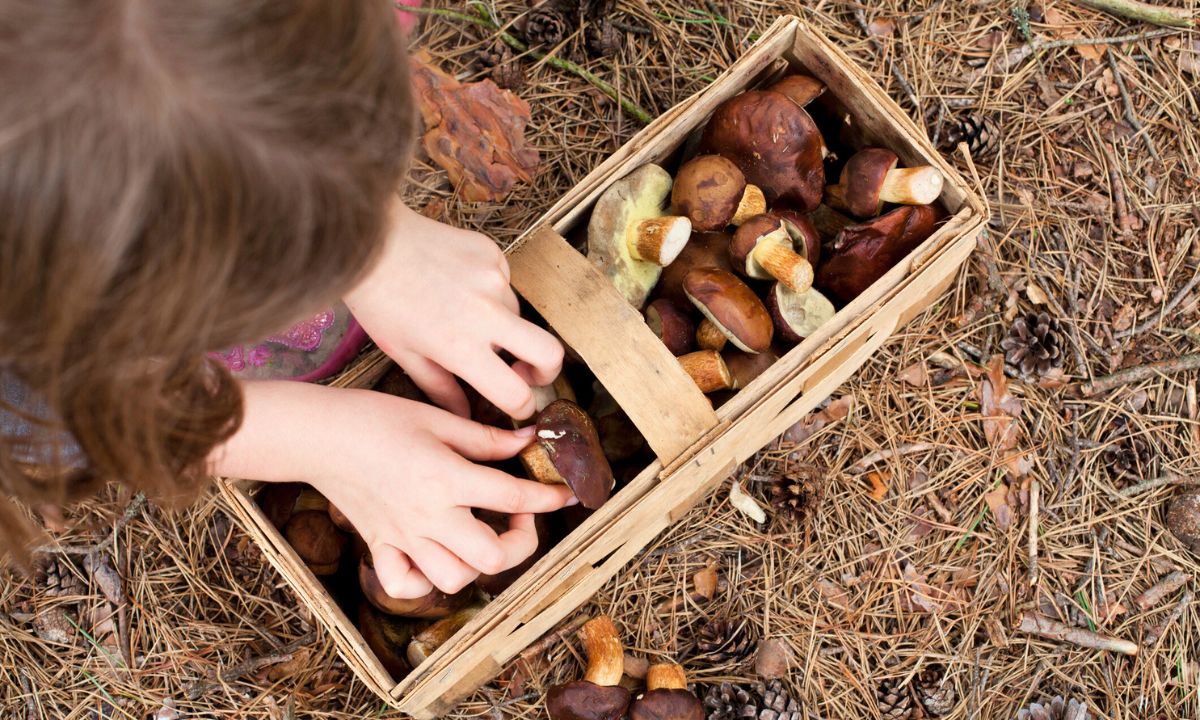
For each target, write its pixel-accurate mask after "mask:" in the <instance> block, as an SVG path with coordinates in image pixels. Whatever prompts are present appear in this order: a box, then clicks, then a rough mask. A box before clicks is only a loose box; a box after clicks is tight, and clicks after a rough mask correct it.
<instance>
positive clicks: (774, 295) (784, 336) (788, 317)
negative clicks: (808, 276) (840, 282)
mask: <svg viewBox="0 0 1200 720" xmlns="http://www.w3.org/2000/svg"><path fill="white" fill-rule="evenodd" d="M767 309H768V310H770V311H771V321H772V322H774V323H775V337H776V339H778V340H779V341H780V342H783V343H784V344H786V345H788V346H789V347H790V346H792V345H795V344H797V343H799V342H800V341H801V340H803V339H804V338H806V337H808V336H809V335H812V334H813V333H814V332H816V331H817V328H819V327H821V326H822V325H824V324H825V323H826V322H828V321H829V319H830V318H832V317H833V316H834V315H835V314H836V313H837V308H835V307H834V306H833V303H831V302H829V298H827V297H825V296H824V295H822V294H821V292H820V291H819V290H817V289H815V288H810V289H809V290H807V291H805V292H802V293H798V292H793V291H792V290H791V289H790V288H788V287H787V286H785V285H784V284H783V283H775V285H774V286H773V287H772V288H771V290H770V292H768V293H767Z"/></svg>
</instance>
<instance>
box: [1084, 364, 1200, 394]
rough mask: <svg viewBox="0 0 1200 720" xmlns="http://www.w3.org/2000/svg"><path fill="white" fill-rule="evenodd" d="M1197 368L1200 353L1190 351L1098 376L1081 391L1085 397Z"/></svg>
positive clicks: (1199, 365)
mask: <svg viewBox="0 0 1200 720" xmlns="http://www.w3.org/2000/svg"><path fill="white" fill-rule="evenodd" d="M1197 369H1200V353H1190V354H1188V355H1180V356H1179V357H1177V358H1171V359H1170V360H1160V361H1159V362H1152V363H1147V364H1145V365H1139V366H1137V367H1132V368H1129V369H1127V370H1122V371H1120V372H1115V373H1113V374H1112V375H1105V376H1104V377H1099V378H1096V379H1095V380H1093V381H1092V382H1090V383H1084V384H1082V385H1080V386H1079V392H1080V393H1081V394H1082V395H1083V396H1084V397H1090V396H1092V395H1095V394H1096V393H1101V392H1104V391H1105V390H1112V389H1113V388H1116V387H1120V386H1122V385H1129V384H1130V383H1135V382H1141V381H1142V380H1147V379H1149V378H1152V377H1154V376H1155V375H1171V374H1173V373H1177V372H1186V371H1188V370H1197Z"/></svg>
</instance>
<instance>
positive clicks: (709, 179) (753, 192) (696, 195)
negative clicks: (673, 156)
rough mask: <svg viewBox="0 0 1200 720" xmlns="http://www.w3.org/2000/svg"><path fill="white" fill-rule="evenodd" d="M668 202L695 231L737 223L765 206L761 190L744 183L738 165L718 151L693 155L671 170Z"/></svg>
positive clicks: (764, 208) (763, 210)
mask: <svg viewBox="0 0 1200 720" xmlns="http://www.w3.org/2000/svg"><path fill="white" fill-rule="evenodd" d="M671 204H672V205H673V207H674V211H675V212H676V213H678V214H680V215H686V216H687V218H688V219H689V220H691V221H692V230H693V231H695V232H709V231H712V230H722V229H724V228H725V227H727V226H729V225H741V224H742V223H743V222H744V221H745V220H746V219H747V218H750V217H754V216H755V215H758V214H760V213H763V212H766V209H767V200H766V198H765V197H763V192H762V190H760V189H758V187H757V186H754V185H748V184H747V183H746V176H745V175H743V174H742V171H741V170H739V169H738V166H737V165H735V164H734V163H733V161H731V160H729V159H728V158H724V157H722V156H720V155H697V156H696V157H694V158H692V159H691V160H688V161H687V162H685V163H684V164H683V165H682V166H681V167H680V168H679V171H678V172H676V173H675V184H674V186H672V188H671Z"/></svg>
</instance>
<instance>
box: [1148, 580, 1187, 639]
mask: <svg viewBox="0 0 1200 720" xmlns="http://www.w3.org/2000/svg"><path fill="white" fill-rule="evenodd" d="M1191 602H1192V591H1191V590H1188V591H1187V592H1185V593H1184V594H1183V597H1181V598H1179V602H1178V603H1177V604H1176V605H1175V609H1174V610H1172V611H1171V614H1170V615H1168V616H1167V619H1166V620H1164V621H1163V622H1162V624H1161V625H1159V626H1158V627H1156V628H1154V629H1153V630H1151V631H1150V632H1148V633H1146V637H1145V639H1144V640H1142V644H1143V645H1145V646H1146V647H1150V646H1151V645H1154V644H1155V643H1157V642H1158V640H1159V638H1161V637H1162V636H1163V635H1166V634H1167V628H1169V627H1171V624H1172V623H1174V622H1175V621H1176V620H1178V619H1179V617H1180V616H1181V615H1183V611H1184V610H1186V609H1187V606H1188V605H1190V604H1191Z"/></svg>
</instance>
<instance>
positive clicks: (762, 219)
mask: <svg viewBox="0 0 1200 720" xmlns="http://www.w3.org/2000/svg"><path fill="white" fill-rule="evenodd" d="M797 247H799V248H800V249H801V251H799V252H798V251H797ZM807 250H808V241H807V238H805V237H802V236H801V235H800V229H799V228H798V227H797V226H796V225H795V224H793V223H790V222H784V221H783V220H782V219H781V218H779V217H777V216H775V215H772V214H769V213H767V214H763V215H758V216H757V217H752V218H750V219H749V220H747V221H746V222H745V223H743V224H742V226H741V227H740V228H738V230H737V232H736V233H734V234H733V240H732V241H731V242H730V243H729V258H730V260H731V261H732V263H733V266H734V268H736V269H737V270H738V271H739V272H741V273H743V274H744V275H746V276H747V277H751V278H755V279H757V280H770V279H772V278H774V279H776V280H779V281H780V282H782V283H785V284H786V285H788V287H791V288H792V289H793V290H796V291H797V292H803V291H805V290H807V289H809V288H810V287H812V279H813V266H812V263H810V262H809V261H808V260H807V259H806V258H805V256H804V253H805V252H807Z"/></svg>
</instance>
